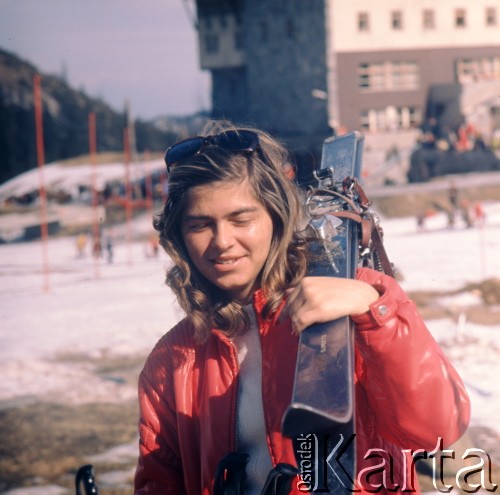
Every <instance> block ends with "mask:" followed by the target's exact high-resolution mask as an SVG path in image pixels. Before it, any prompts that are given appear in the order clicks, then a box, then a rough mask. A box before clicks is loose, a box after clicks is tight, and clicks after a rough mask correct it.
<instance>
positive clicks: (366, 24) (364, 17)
mask: <svg viewBox="0 0 500 495" xmlns="http://www.w3.org/2000/svg"><path fill="white" fill-rule="evenodd" d="M369 30H370V17H369V16H368V12H359V13H358V31H369Z"/></svg>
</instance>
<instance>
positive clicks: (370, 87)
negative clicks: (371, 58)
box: [358, 61, 419, 92]
mask: <svg viewBox="0 0 500 495" xmlns="http://www.w3.org/2000/svg"><path fill="white" fill-rule="evenodd" d="M358 87H359V88H360V90H361V91H362V92H376V91H411V90H415V89H418V87H419V68H418V65H417V64H416V63H415V62H405V61H400V62H378V63H371V64H360V65H359V66H358Z"/></svg>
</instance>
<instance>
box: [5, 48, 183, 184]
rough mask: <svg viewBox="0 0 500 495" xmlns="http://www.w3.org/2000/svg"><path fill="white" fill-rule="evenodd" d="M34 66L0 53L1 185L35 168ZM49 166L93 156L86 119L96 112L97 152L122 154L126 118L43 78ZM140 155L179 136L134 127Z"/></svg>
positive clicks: (150, 126) (57, 81) (63, 84)
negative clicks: (72, 158)
mask: <svg viewBox="0 0 500 495" xmlns="http://www.w3.org/2000/svg"><path fill="white" fill-rule="evenodd" d="M39 73H40V71H39V70H38V69H37V68H36V67H35V66H33V65H32V64H30V63H28V62H26V61H24V60H21V59H20V58H19V57H17V56H15V55H13V54H11V53H8V52H6V51H4V50H1V49H0V165H1V166H0V183H2V182H4V181H6V180H8V179H10V178H12V177H14V176H16V175H18V174H20V173H22V172H25V171H27V170H30V169H32V168H34V167H36V165H37V156H36V139H35V117H34V98H33V77H34V75H35V74H39ZM41 76H42V78H41V85H42V105H43V129H44V144H45V161H46V162H53V161H58V160H64V159H67V158H71V157H75V156H79V155H84V154H87V153H88V150H89V138H88V115H89V113H90V112H94V113H95V115H96V127H97V151H98V152H104V151H121V150H123V129H124V128H125V127H126V122H127V118H126V114H125V111H124V112H117V111H115V110H113V109H112V108H111V107H110V106H109V105H108V104H106V103H105V102H104V101H102V100H100V99H98V98H93V97H90V96H88V95H86V94H85V93H84V92H83V91H79V90H75V89H73V88H71V87H70V86H69V85H68V84H67V83H66V82H65V81H64V79H62V78H61V77H57V76H53V75H47V74H41ZM135 135H136V147H137V151H138V152H142V151H145V150H149V151H151V152H155V151H163V150H164V149H165V148H166V147H167V146H168V145H169V144H171V143H173V142H175V141H176V139H177V137H178V135H177V133H176V132H174V131H171V130H165V129H161V128H159V127H157V126H155V125H154V124H153V123H150V122H145V121H141V120H136V121H135Z"/></svg>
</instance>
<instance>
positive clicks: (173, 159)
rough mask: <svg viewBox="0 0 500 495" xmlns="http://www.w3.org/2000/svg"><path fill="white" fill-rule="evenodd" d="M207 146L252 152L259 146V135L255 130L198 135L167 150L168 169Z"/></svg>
mask: <svg viewBox="0 0 500 495" xmlns="http://www.w3.org/2000/svg"><path fill="white" fill-rule="evenodd" d="M207 146H219V147H220V148H222V149H224V150H227V151H232V152H234V153H252V152H253V151H255V150H256V149H257V148H258V147H259V135H258V134H257V133H256V132H253V131H246V130H243V129H240V130H238V129H237V130H231V131H224V132H221V133H220V134H216V135H215V136H206V137H203V136H196V137H192V138H189V139H185V140H184V141H179V142H178V143H176V144H174V145H172V146H170V148H168V149H167V151H166V152H165V157H164V158H165V163H166V165H167V171H168V172H170V169H171V168H173V167H175V166H176V165H178V164H179V163H182V162H184V161H186V160H189V159H190V158H193V157H195V156H196V155H199V154H200V153H201V152H202V151H203V150H204V149H205V148H206V147H207Z"/></svg>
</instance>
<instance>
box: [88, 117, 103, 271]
mask: <svg viewBox="0 0 500 495" xmlns="http://www.w3.org/2000/svg"><path fill="white" fill-rule="evenodd" d="M89 153H90V168H91V184H92V247H94V246H98V245H100V244H101V233H100V232H99V212H98V207H99V201H98V197H97V178H96V173H97V171H96V167H97V159H96V155H97V138H96V122H95V113H94V112H90V113H89ZM92 250H94V249H92ZM92 254H93V258H94V275H95V277H96V278H99V277H100V275H101V274H100V270H99V256H98V253H92Z"/></svg>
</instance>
